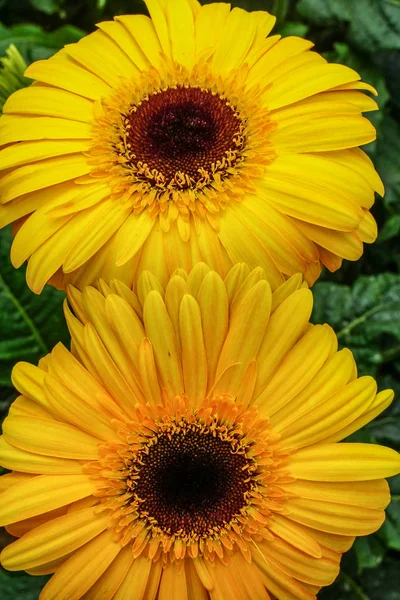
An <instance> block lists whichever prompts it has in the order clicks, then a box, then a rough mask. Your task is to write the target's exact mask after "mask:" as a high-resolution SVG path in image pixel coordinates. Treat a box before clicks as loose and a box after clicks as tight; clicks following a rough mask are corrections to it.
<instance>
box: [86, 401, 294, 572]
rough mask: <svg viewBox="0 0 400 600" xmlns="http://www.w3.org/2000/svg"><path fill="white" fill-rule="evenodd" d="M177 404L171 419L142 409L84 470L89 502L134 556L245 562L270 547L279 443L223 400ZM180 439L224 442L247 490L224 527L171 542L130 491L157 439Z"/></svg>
mask: <svg viewBox="0 0 400 600" xmlns="http://www.w3.org/2000/svg"><path fill="white" fill-rule="evenodd" d="M175 401H176V402H178V410H172V411H171V410H166V409H165V408H164V407H158V409H157V410H156V409H154V408H150V407H149V406H148V405H146V406H143V405H140V407H139V408H138V413H139V415H140V418H139V420H138V421H137V422H135V423H124V424H123V423H120V424H119V435H120V436H121V444H114V443H107V444H104V445H103V446H102V447H101V448H100V451H101V457H100V459H99V461H98V462H96V463H90V464H89V465H87V467H86V470H87V472H88V473H90V474H91V475H92V477H93V479H94V481H95V482H96V483H97V492H96V494H95V495H96V496H99V497H100V508H101V509H102V510H104V509H109V510H110V511H111V513H110V516H111V523H112V526H113V527H114V529H115V531H116V534H117V535H118V536H119V539H120V541H121V543H122V544H123V545H126V544H128V543H131V544H132V552H133V555H134V556H139V555H140V554H142V553H143V552H145V553H146V555H147V556H148V558H150V559H152V560H157V559H158V558H160V557H162V558H163V560H164V561H165V560H168V557H169V558H170V559H171V560H174V559H181V558H184V556H185V555H186V554H187V555H188V556H190V557H192V558H195V557H196V556H198V555H201V556H203V557H204V558H206V559H209V560H214V559H215V558H216V557H218V558H220V559H221V560H224V556H225V555H226V554H230V553H231V552H232V551H234V550H237V549H239V550H240V551H241V552H242V553H243V555H244V556H246V557H247V558H248V557H249V556H250V549H249V544H250V543H252V542H254V541H261V540H263V539H273V536H272V535H271V533H270V531H269V529H268V523H269V518H270V515H271V514H272V513H273V512H275V511H279V510H281V505H280V502H281V498H282V497H283V492H282V490H281V488H279V482H280V477H282V473H283V476H284V477H285V474H284V471H282V472H281V471H280V469H281V467H282V464H284V463H285V460H286V455H285V454H282V453H280V451H279V445H278V438H277V437H276V436H274V435H273V434H272V433H271V431H270V429H269V424H268V422H267V421H265V420H263V419H261V418H260V417H259V416H258V413H257V411H253V410H248V411H245V412H241V411H239V410H238V407H237V406H236V405H235V403H234V402H232V401H231V399H230V400H226V399H225V397H223V396H221V397H219V398H218V399H214V400H213V401H206V402H205V404H204V405H203V406H202V407H201V408H200V409H198V410H196V411H193V410H191V409H190V408H189V406H188V403H187V401H186V400H185V399H183V398H180V399H179V398H177V399H175ZM176 402H175V407H176ZM182 431H186V432H188V431H196V432H198V433H200V434H202V433H203V434H204V433H205V434H209V435H210V434H211V435H213V436H214V437H218V438H219V439H221V440H222V441H224V442H228V443H229V444H230V445H231V452H232V456H235V454H239V455H241V456H242V457H243V460H244V463H245V464H243V479H244V480H245V481H247V483H248V485H247V487H246V490H245V493H243V502H242V506H241V507H240V509H239V510H238V511H237V512H236V513H235V514H232V515H231V518H230V519H229V521H226V520H222V521H221V523H219V524H218V526H215V524H214V526H213V527H211V528H210V529H209V530H208V531H204V530H202V531H201V532H199V531H196V530H193V531H188V530H186V531H183V530H179V531H174V532H173V533H172V534H171V532H169V531H168V529H166V528H165V527H160V524H159V523H158V522H157V519H155V518H154V517H153V516H152V515H151V514H149V513H148V511H143V510H142V509H141V505H142V503H143V500H144V499H143V498H142V497H139V496H138V495H137V493H136V491H135V488H136V487H137V486H136V482H137V481H139V480H140V477H141V474H142V469H143V467H144V464H145V459H146V456H148V454H149V451H151V448H152V447H154V445H156V444H157V443H158V442H159V440H160V438H161V437H162V436H164V437H165V436H167V437H168V436H169V437H170V438H171V437H173V436H174V435H177V434H179V433H180V432H182Z"/></svg>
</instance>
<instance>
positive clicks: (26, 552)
mask: <svg viewBox="0 0 400 600" xmlns="http://www.w3.org/2000/svg"><path fill="white" fill-rule="evenodd" d="M107 522H108V517H107V515H106V514H104V513H100V514H98V515H96V513H95V511H94V509H93V508H86V509H84V510H81V511H76V512H73V513H67V514H66V515H64V516H62V517H58V518H57V519H52V520H51V521H49V522H48V523H44V524H43V525H40V526H39V527H36V528H35V529H34V530H33V531H31V532H29V533H28V534H26V535H24V536H23V538H22V539H20V540H17V541H16V542H14V543H13V544H11V545H10V546H7V548H6V549H5V550H4V551H3V552H2V555H1V562H2V564H3V566H5V568H6V569H8V570H10V571H18V570H21V569H24V570H26V569H31V568H34V567H37V566H40V565H42V564H44V563H46V562H50V561H53V560H57V559H58V558H60V557H62V556H64V555H65V554H69V553H70V552H72V551H74V550H77V549H78V548H80V547H81V546H83V545H84V544H85V543H86V542H88V541H89V540H91V539H92V538H93V537H95V536H97V535H98V534H99V533H101V532H102V531H104V529H105V528H106V527H107Z"/></svg>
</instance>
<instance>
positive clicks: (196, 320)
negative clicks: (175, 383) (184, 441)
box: [179, 294, 207, 406]
mask: <svg viewBox="0 0 400 600" xmlns="http://www.w3.org/2000/svg"><path fill="white" fill-rule="evenodd" d="M179 332H180V337H181V347H182V370H183V381H184V385H185V393H186V394H187V395H188V397H189V398H190V399H191V400H192V401H193V403H194V406H199V405H200V403H201V401H202V400H203V399H204V398H205V396H206V391H207V359H206V351H205V347H204V340H203V331H202V321H201V312H200V307H199V305H198V304H197V302H196V300H195V299H194V298H193V296H190V295H189V294H186V295H185V296H184V297H183V299H182V302H181V307H180V311H179Z"/></svg>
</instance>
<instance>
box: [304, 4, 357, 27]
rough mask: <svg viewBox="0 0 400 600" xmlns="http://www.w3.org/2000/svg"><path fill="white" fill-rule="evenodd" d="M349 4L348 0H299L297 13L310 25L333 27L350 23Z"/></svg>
mask: <svg viewBox="0 0 400 600" xmlns="http://www.w3.org/2000/svg"><path fill="white" fill-rule="evenodd" d="M350 7H351V4H350V3H349V1H348V0H323V1H321V0H300V1H299V2H298V3H297V6H296V8H297V11H298V12H299V14H300V15H301V16H302V17H304V18H305V19H306V20H307V21H310V23H313V24H315V25H319V26H327V25H335V24H337V23H338V22H340V21H350V19H351V8H350Z"/></svg>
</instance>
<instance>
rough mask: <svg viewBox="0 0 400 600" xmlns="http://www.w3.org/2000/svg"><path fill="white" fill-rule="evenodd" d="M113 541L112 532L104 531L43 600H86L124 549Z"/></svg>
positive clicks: (74, 557)
mask: <svg viewBox="0 0 400 600" xmlns="http://www.w3.org/2000/svg"><path fill="white" fill-rule="evenodd" d="M112 538H113V531H112V530H110V529H109V530H107V531H104V532H103V533H101V534H100V535H98V536H97V537H95V538H94V539H93V540H92V541H90V542H88V543H87V544H85V545H84V546H83V547H82V548H81V549H80V550H78V552H76V553H75V554H73V555H72V556H71V558H70V559H69V560H67V562H65V563H64V564H63V565H62V566H61V567H60V568H59V569H58V570H57V572H56V574H55V575H54V576H53V577H52V578H51V579H50V581H49V582H48V583H47V584H46V585H45V587H44V588H43V590H42V592H41V596H42V599H43V600H55V599H56V598H60V600H61V597H62V596H64V597H66V598H69V599H70V600H79V598H82V596H83V595H84V594H85V592H86V591H87V590H88V589H90V587H91V586H92V585H93V584H94V583H95V582H96V581H97V580H98V579H99V577H101V575H102V574H103V573H104V571H105V570H106V569H107V567H108V566H109V565H110V564H111V563H112V562H113V561H114V560H115V558H116V557H117V556H118V554H119V552H120V551H121V545H120V544H118V543H116V542H114V541H113V539H112Z"/></svg>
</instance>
